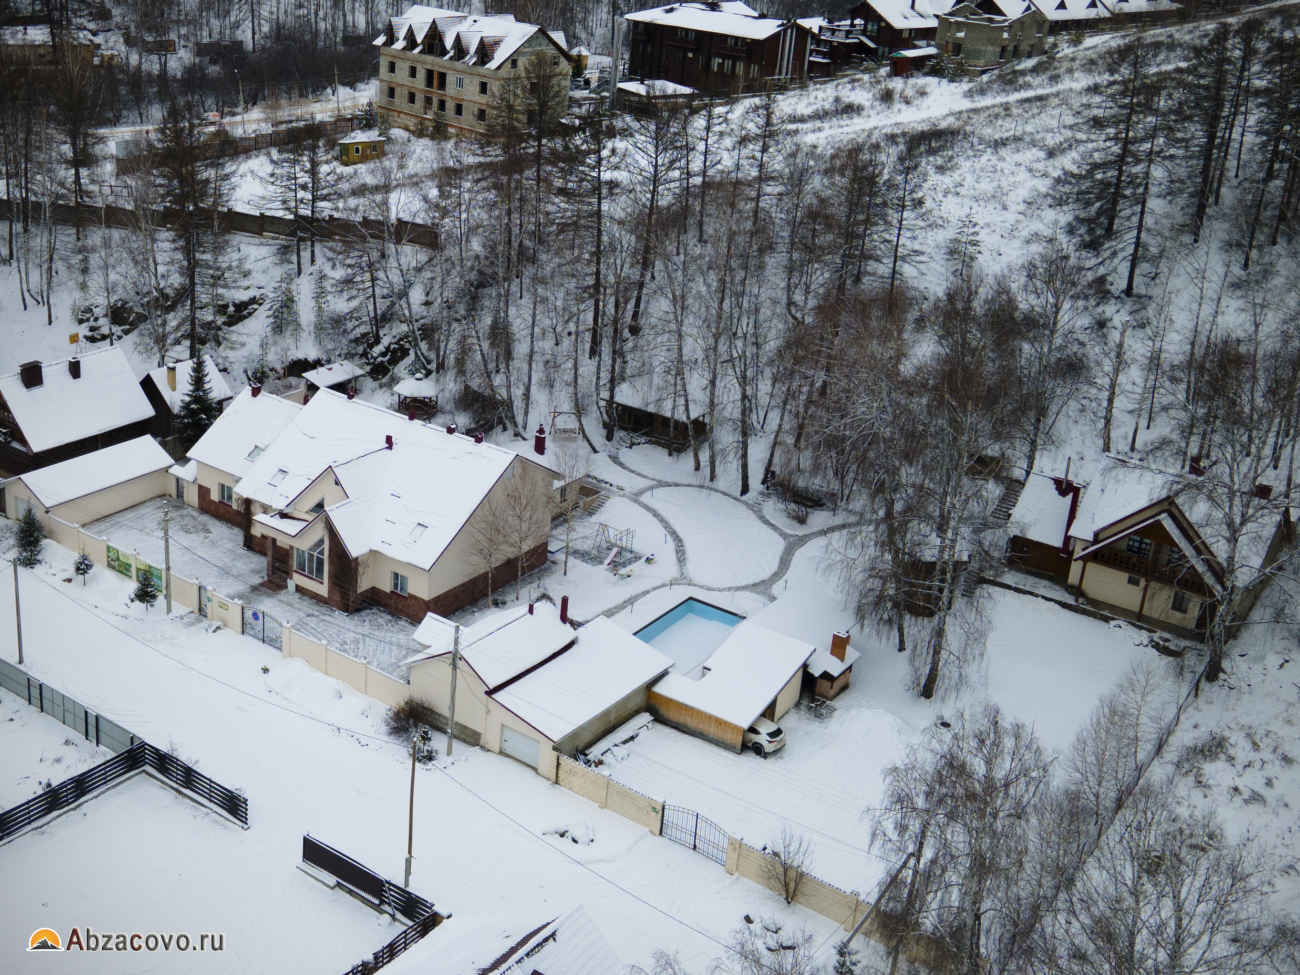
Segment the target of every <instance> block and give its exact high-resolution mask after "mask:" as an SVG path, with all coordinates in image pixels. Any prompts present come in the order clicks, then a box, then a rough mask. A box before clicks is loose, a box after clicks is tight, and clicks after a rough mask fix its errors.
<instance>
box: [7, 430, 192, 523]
mask: <svg viewBox="0 0 1300 975" xmlns="http://www.w3.org/2000/svg"><path fill="white" fill-rule="evenodd" d="M171 463H172V459H171V457H170V456H169V455H168V453H167V451H165V450H163V449H162V447H160V446H159V445H158V441H156V440H154V438H153V437H136V438H135V439H134V440H128V441H126V442H125V443H119V444H114V445H113V446H112V447H105V448H103V449H102V450H95V451H92V452H91V453H89V454H82V455H81V456H80V457H73V458H72V459H71V460H65V461H63V462H61V463H58V464H51V465H50V466H48V467H42V468H40V469H39V470H34V471H29V472H28V473H26V474H23V475H20V476H19V477H18V478H17V479H18V480H20V481H22V482H23V483H24V484H25V485H27V489H28V490H29V491H31V492H32V494H33V495H35V496H36V500H37V501H39V502H40V503H41V504H43V505H44V506H45V507H46V508H53V507H55V506H57V505H60V504H65V503H66V502H68V501H75V500H76V499H77V498H84V497H85V496H86V495H88V494H93V493H94V492H96V491H102V490H103V489H104V488H108V487H112V486H113V485H115V484H123V483H125V482H126V481H130V480H134V479H135V478H137V477H144V476H146V475H148V474H154V473H157V472H158V471H163V470H167V469H168V468H169V467H171Z"/></svg>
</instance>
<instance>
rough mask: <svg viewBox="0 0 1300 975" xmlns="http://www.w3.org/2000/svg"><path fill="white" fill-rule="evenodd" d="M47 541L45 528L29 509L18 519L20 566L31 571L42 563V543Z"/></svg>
mask: <svg viewBox="0 0 1300 975" xmlns="http://www.w3.org/2000/svg"><path fill="white" fill-rule="evenodd" d="M43 541H45V528H44V527H43V526H42V525H41V521H40V519H39V518H37V517H36V512H35V511H34V510H33V509H31V508H28V509H27V510H26V511H24V512H23V516H22V517H21V518H19V519H18V564H19V565H21V566H22V567H23V568H24V569H30V568H32V567H33V566H35V565H36V564H37V563H38V562H40V561H41V542H43Z"/></svg>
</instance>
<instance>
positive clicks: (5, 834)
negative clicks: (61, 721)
mask: <svg viewBox="0 0 1300 975" xmlns="http://www.w3.org/2000/svg"><path fill="white" fill-rule="evenodd" d="M144 768H148V769H151V770H153V771H155V772H157V773H158V774H159V775H161V776H162V777H163V778H164V779H166V780H167V781H168V782H170V783H171V784H173V785H175V786H177V787H178V788H181V789H184V790H186V791H187V792H191V793H193V794H194V795H196V796H198V797H199V798H201V799H203V800H204V801H205V802H207V803H209V804H211V805H213V806H215V807H217V808H218V809H220V810H222V811H223V812H225V813H227V814H229V815H230V816H231V817H233V818H234V819H236V820H237V821H238V822H240V823H241V824H243V825H245V826H247V825H248V800H247V799H246V798H244V796H242V795H240V794H239V793H238V792H235V791H234V790H233V789H227V788H226V787H225V786H223V785H221V784H220V783H218V782H214V781H213V780H212V779H210V778H208V777H207V776H206V775H204V774H203V773H202V772H199V771H198V770H197V769H195V768H193V767H191V766H189V765H187V764H186V763H184V762H182V761H181V760H180V759H179V758H177V757H176V756H175V755H172V754H171V753H169V752H165V751H163V750H162V749H161V748H157V747H155V746H153V745H150V744H149V743H148V742H146V741H140V742H136V743H135V744H134V745H132V746H131V747H130V748H128V749H127V750H126V751H124V752H120V753H119V754H117V755H114V756H113V757H112V758H110V759H108V760H107V761H103V762H100V763H99V764H98V765H96V766H95V767H94V768H89V769H86V771H84V772H81V773H80V774H78V775H74V776H73V777H72V778H70V779H64V780H63V781H62V782H60V783H59V784H58V785H56V786H53V787H52V788H49V789H46V790H45V791H44V792H42V793H41V794H40V795H36V796H33V797H32V798H30V799H28V800H27V801H26V802H21V803H19V804H18V805H16V806H13V807H11V808H9V809H6V810H4V812H0V840H5V839H8V838H9V837H10V836H13V835H14V834H16V833H19V832H21V831H22V830H24V829H26V828H27V827H28V826H31V825H32V824H33V823H36V822H38V821H40V820H41V819H44V818H45V817H46V816H51V815H53V814H54V813H56V812H58V811H59V810H60V809H66V808H68V807H69V806H72V805H75V804H76V803H78V802H80V801H81V800H82V799H84V798H86V797H87V796H89V795H91V794H92V793H94V792H97V791H98V790H100V789H103V788H104V787H106V786H109V785H112V784H113V783H114V782H117V781H119V780H120V779H123V778H125V777H127V776H129V775H132V774H133V773H135V772H138V771H140V770H141V769H144Z"/></svg>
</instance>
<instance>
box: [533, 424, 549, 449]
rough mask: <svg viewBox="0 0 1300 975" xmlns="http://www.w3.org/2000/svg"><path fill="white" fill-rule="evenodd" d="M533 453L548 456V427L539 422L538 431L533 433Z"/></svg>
mask: <svg viewBox="0 0 1300 975" xmlns="http://www.w3.org/2000/svg"><path fill="white" fill-rule="evenodd" d="M533 453H535V454H541V455H542V456H543V457H544V456H546V427H544V426H542V425H541V424H540V423H539V424H537V433H535V434H533Z"/></svg>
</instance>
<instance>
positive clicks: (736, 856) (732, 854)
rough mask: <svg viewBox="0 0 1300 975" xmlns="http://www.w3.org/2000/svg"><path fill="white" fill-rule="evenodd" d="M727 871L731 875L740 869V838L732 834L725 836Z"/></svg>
mask: <svg viewBox="0 0 1300 975" xmlns="http://www.w3.org/2000/svg"><path fill="white" fill-rule="evenodd" d="M725 866H726V869H727V873H729V874H730V875H731V876H733V877H734V876H735V875H736V871H737V870H739V869H740V840H738V839H736V838H735V837H734V836H728V837H727V862H726V864H725Z"/></svg>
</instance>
